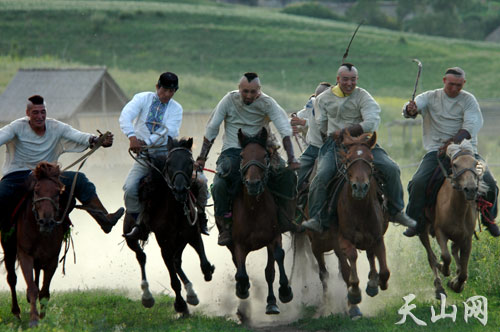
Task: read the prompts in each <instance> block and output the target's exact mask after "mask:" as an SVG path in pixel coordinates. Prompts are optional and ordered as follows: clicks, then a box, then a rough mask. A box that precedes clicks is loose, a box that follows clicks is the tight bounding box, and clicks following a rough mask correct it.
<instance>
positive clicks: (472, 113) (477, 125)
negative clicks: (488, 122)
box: [462, 94, 483, 138]
mask: <svg viewBox="0 0 500 332" xmlns="http://www.w3.org/2000/svg"><path fill="white" fill-rule="evenodd" d="M466 96H467V98H466V101H465V105H464V108H465V112H464V123H463V124H462V129H463V130H466V131H468V132H469V135H470V136H471V137H475V136H477V135H478V133H479V130H481V128H482V127H483V115H482V114H481V110H480V108H479V103H478V102H477V100H476V98H475V97H474V96H473V95H471V94H468V95H466ZM469 138H470V137H469Z"/></svg>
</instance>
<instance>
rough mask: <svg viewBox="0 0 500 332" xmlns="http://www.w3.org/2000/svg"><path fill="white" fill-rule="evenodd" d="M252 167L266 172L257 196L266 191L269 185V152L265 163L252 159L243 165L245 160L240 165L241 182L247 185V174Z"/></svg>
mask: <svg viewBox="0 0 500 332" xmlns="http://www.w3.org/2000/svg"><path fill="white" fill-rule="evenodd" d="M251 166H257V167H258V168H260V169H262V170H263V171H264V176H263V177H262V179H261V183H262V186H261V188H260V190H259V192H258V193H257V194H261V193H262V191H264V187H265V185H266V184H267V180H268V179H269V169H270V157H269V152H267V151H266V157H265V159H264V162H261V161H258V160H256V159H252V160H249V161H247V162H246V163H244V164H243V160H242V161H241V163H240V173H241V181H242V182H243V184H245V174H246V173H247V171H248V169H249V168H250V167H251Z"/></svg>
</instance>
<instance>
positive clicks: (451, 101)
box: [403, 67, 500, 237]
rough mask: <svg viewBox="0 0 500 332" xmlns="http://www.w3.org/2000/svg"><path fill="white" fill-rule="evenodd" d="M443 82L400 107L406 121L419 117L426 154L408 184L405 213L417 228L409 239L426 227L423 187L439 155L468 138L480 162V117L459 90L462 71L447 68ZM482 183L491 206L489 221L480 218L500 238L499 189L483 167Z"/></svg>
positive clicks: (476, 107) (469, 96)
mask: <svg viewBox="0 0 500 332" xmlns="http://www.w3.org/2000/svg"><path fill="white" fill-rule="evenodd" d="M443 83H444V87H443V88H441V89H436V90H431V91H426V92H424V93H422V94H420V95H418V96H417V97H416V98H415V101H410V102H408V103H407V104H405V106H404V107H403V115H404V117H406V118H416V117H417V115H418V114H420V115H421V116H422V118H423V122H422V131H423V136H422V141H423V144H424V148H425V150H426V151H427V154H426V155H425V156H424V158H423V159H422V162H421V163H420V165H419V167H418V169H417V171H416V172H415V174H414V175H413V178H412V179H411V181H410V182H409V183H408V193H409V195H410V196H409V201H408V206H407V207H406V212H407V213H408V215H409V216H411V217H412V218H413V219H415V220H416V221H417V227H411V228H408V229H407V230H406V231H405V232H404V233H403V234H404V235H406V236H408V237H411V236H415V235H416V234H418V233H419V232H420V231H422V228H423V227H424V225H425V220H424V218H425V217H424V216H425V215H424V208H425V206H426V204H427V203H429V202H427V200H426V188H427V185H428V183H429V181H430V179H431V177H432V174H433V172H434V170H435V169H436V167H437V166H438V156H439V152H440V151H446V147H447V146H448V145H449V144H450V143H451V142H453V143H460V142H462V140H464V139H470V140H471V143H472V146H473V147H474V152H475V155H476V159H481V160H482V158H481V156H479V154H477V134H478V133H479V130H480V129H481V127H482V126H483V116H482V114H481V110H480V108H479V104H478V102H477V100H476V98H475V97H474V96H473V95H472V94H471V93H469V92H467V91H465V90H462V88H463V86H464V84H465V72H464V71H463V70H462V69H461V68H459V67H453V68H449V69H447V70H446V72H445V75H444V77H443ZM483 180H484V181H485V182H486V183H487V184H488V187H489V190H488V192H487V194H486V197H485V199H486V200H487V201H488V202H490V203H492V206H491V207H490V208H488V214H489V216H488V218H486V217H485V216H484V215H482V216H481V221H482V223H483V224H484V225H485V226H486V228H487V229H488V231H489V232H490V233H491V235H493V236H495V237H497V236H500V230H499V229H498V226H497V225H496V224H495V218H496V216H497V197H498V187H497V185H496V181H495V178H494V177H493V175H492V174H491V172H490V170H489V168H486V172H485V174H484V176H483ZM488 219H490V220H488Z"/></svg>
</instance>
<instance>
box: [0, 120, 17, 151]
mask: <svg viewBox="0 0 500 332" xmlns="http://www.w3.org/2000/svg"><path fill="white" fill-rule="evenodd" d="M19 121H20V120H16V121H13V122H11V123H9V124H8V125H6V126H4V127H2V128H1V129H0V146H1V145H4V144H5V143H7V142H10V141H11V140H13V139H14V138H15V137H16V126H17V125H18V122H19Z"/></svg>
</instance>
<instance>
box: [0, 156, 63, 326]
mask: <svg viewBox="0 0 500 332" xmlns="http://www.w3.org/2000/svg"><path fill="white" fill-rule="evenodd" d="M60 174H61V170H60V168H59V166H58V165H57V164H54V163H49V162H45V161H42V162H40V163H38V165H37V166H36V168H35V170H34V171H33V176H31V177H30V178H29V180H28V181H29V183H28V191H27V194H26V196H25V197H26V198H25V201H24V202H23V204H22V205H21V207H20V209H19V211H18V213H16V215H15V216H14V226H13V227H15V228H14V230H15V232H14V233H13V234H11V235H10V236H9V235H7V236H2V247H3V249H4V263H5V268H6V270H7V282H8V284H9V286H10V291H11V297H12V309H11V311H12V313H13V314H14V315H15V316H16V317H17V318H19V319H20V313H21V310H20V308H19V305H18V302H17V296H16V282H17V277H16V271H15V262H16V256H17V258H18V260H19V264H20V265H21V270H22V272H23V275H24V279H25V280H26V285H27V299H28V302H29V303H30V323H29V326H30V327H34V326H36V325H38V321H39V319H40V318H43V317H44V316H45V310H46V305H47V301H48V300H49V299H50V282H51V280H52V277H53V275H54V273H55V271H56V269H57V265H58V259H59V252H60V250H61V245H62V242H63V239H64V236H65V234H66V232H67V231H68V229H69V226H70V221H69V218H68V217H67V216H68V214H69V212H70V210H71V209H67V211H66V213H64V216H62V214H61V212H62V210H64V209H61V207H64V206H61V205H63V204H61V203H62V198H61V195H62V194H63V191H64V185H63V184H62V182H61V181H60V180H59V176H60ZM57 218H60V219H59V220H57ZM2 235H3V234H2ZM41 270H43V271H44V274H43V284H42V289H41V290H39V281H40V271H41ZM33 271H34V272H35V276H34V278H33ZM37 298H39V300H40V313H38V311H37Z"/></svg>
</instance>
